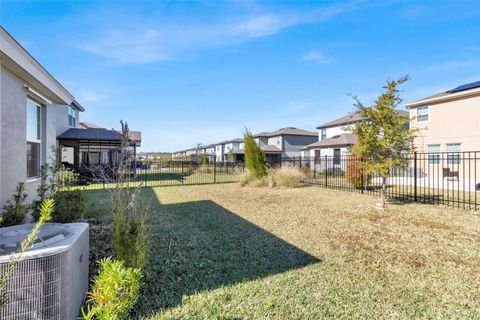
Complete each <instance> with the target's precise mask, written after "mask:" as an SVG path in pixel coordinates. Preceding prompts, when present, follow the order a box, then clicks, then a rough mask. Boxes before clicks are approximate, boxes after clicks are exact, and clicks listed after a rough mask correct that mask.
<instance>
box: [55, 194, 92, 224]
mask: <svg viewBox="0 0 480 320" xmlns="http://www.w3.org/2000/svg"><path fill="white" fill-rule="evenodd" d="M54 199H55V211H54V213H53V221H54V222H59V223H69V222H74V221H79V220H81V219H82V218H83V213H84V211H85V198H84V196H83V193H82V191H80V190H73V191H62V192H57V193H56V194H55V196H54Z"/></svg>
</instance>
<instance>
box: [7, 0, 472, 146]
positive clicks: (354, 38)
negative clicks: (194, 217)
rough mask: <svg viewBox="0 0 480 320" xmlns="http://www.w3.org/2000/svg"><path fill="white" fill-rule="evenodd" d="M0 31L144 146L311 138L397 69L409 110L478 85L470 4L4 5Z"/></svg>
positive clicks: (91, 109) (89, 116) (96, 119)
mask: <svg viewBox="0 0 480 320" xmlns="http://www.w3.org/2000/svg"><path fill="white" fill-rule="evenodd" d="M0 23H1V24H2V25H3V26H4V27H5V28H6V29H7V30H8V31H9V32H10V33H11V34H12V35H13V36H14V37H15V38H16V39H17V40H18V41H19V42H20V43H21V44H22V45H23V46H24V47H25V48H26V49H27V50H29V51H30V53H32V54H33V56H34V57H36V58H37V60H39V61H40V62H41V63H42V64H43V65H44V66H45V67H46V68H47V69H48V70H49V71H50V72H51V73H52V74H53V75H54V76H55V77H56V78H57V79H58V80H59V81H60V82H61V83H62V84H64V85H65V87H66V88H67V89H68V90H69V91H70V92H71V93H72V94H73V95H74V96H75V97H76V98H77V100H78V101H79V102H80V103H81V104H82V105H83V106H84V107H85V108H86V109H87V111H86V112H85V113H83V114H82V115H81V119H82V120H84V121H89V122H93V123H97V124H100V125H103V126H105V127H107V128H112V127H118V121H119V120H120V119H124V120H126V121H128V123H129V125H130V127H131V129H139V130H142V132H143V147H142V150H143V151H174V150H177V149H182V148H187V147H191V146H194V145H195V144H196V143H198V142H200V143H203V144H207V143H212V142H217V141H220V140H224V139H229V138H235V137H238V136H241V134H242V131H243V128H245V127H248V128H250V129H251V130H252V131H253V132H257V131H267V130H275V129H278V128H281V127H285V126H295V127H300V128H304V129H309V130H315V127H316V126H318V125H320V124H322V123H324V122H327V121H329V120H332V119H334V118H335V117H338V116H342V115H344V114H345V113H347V112H351V111H352V110H353V106H352V101H351V99H350V98H349V97H348V96H347V94H348V93H353V94H356V95H358V96H359V97H360V99H361V100H362V101H364V102H365V103H369V102H371V101H372V100H373V98H374V97H375V96H376V95H377V94H378V93H379V91H380V89H381V86H382V85H383V84H384V82H385V79H387V78H398V77H400V76H402V75H405V74H410V76H411V77H412V79H411V81H409V82H408V83H407V84H406V85H405V86H404V92H403V97H404V99H405V102H409V101H411V100H415V99H419V98H422V97H424V96H428V95H431V94H434V93H437V92H439V91H444V90H447V89H450V88H452V87H455V86H457V85H460V84H463V83H467V82H473V81H478V80H480V2H478V1H477V2H475V1H471V2H463V3H461V2H458V1H455V2H453V1H452V2H447V1H443V2H433V1H431V2H415V1H388V2H379V1H375V2H361V1H360V2H359V1H355V2H344V1H341V2H327V1H321V2H318V1H317V2H306V1H302V2H299V1H288V2H287V1H282V2H274V1H268V2H254V1H228V2H227V1H216V2H210V1H200V2H191V1H183V2H180V1H171V2H167V1H165V2H160V1H93V2H88V1H69V2H62V1H52V2H44V1H8V0H7V1H1V2H0Z"/></svg>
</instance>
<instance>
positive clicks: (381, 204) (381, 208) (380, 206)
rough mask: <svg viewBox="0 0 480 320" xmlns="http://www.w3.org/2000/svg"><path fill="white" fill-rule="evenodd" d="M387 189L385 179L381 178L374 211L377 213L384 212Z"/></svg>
mask: <svg viewBox="0 0 480 320" xmlns="http://www.w3.org/2000/svg"><path fill="white" fill-rule="evenodd" d="M386 187H387V177H382V189H381V191H380V201H379V202H378V203H377V206H376V209H377V210H379V211H385V209H386V207H385V190H386Z"/></svg>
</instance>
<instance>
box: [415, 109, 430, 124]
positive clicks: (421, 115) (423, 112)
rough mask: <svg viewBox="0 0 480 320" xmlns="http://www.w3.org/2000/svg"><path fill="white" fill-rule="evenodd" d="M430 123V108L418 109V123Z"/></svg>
mask: <svg viewBox="0 0 480 320" xmlns="http://www.w3.org/2000/svg"><path fill="white" fill-rule="evenodd" d="M423 121H428V106H422V107H418V108H417V122H423Z"/></svg>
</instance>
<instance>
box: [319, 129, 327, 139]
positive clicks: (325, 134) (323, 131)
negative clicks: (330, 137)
mask: <svg viewBox="0 0 480 320" xmlns="http://www.w3.org/2000/svg"><path fill="white" fill-rule="evenodd" d="M326 138H327V129H322V130H320V140H324V139H326Z"/></svg>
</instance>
